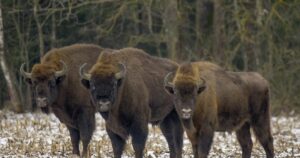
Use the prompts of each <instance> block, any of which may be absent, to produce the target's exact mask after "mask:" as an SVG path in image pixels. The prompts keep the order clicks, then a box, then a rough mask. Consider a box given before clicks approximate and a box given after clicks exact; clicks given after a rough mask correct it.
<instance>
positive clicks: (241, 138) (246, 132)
mask: <svg viewBox="0 0 300 158" xmlns="http://www.w3.org/2000/svg"><path fill="white" fill-rule="evenodd" d="M236 136H237V140H238V142H239V143H240V146H241V148H242V157H243V158H250V157H251V150H252V146H253V143H252V140H251V134H250V124H249V123H245V124H244V125H243V126H242V127H241V128H240V129H239V130H237V131H236Z"/></svg>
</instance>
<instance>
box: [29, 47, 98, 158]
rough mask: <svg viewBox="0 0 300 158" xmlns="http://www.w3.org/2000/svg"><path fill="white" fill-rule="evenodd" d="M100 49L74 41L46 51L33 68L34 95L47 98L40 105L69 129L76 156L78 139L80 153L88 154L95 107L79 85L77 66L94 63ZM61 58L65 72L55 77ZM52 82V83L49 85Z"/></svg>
mask: <svg viewBox="0 0 300 158" xmlns="http://www.w3.org/2000/svg"><path fill="white" fill-rule="evenodd" d="M102 50H103V49H102V48H100V47H99V46H96V45H91V44H75V45H71V46H67V47H63V48H58V49H53V50H51V51H49V52H48V53H47V54H46V55H45V56H44V57H43V58H42V61H41V63H40V64H35V65H34V66H33V68H32V71H31V74H32V77H31V78H27V79H26V80H27V81H28V82H29V83H30V84H32V86H33V88H34V92H35V98H41V97H46V98H47V103H48V105H47V106H46V107H42V110H43V111H46V112H48V109H50V110H51V111H53V112H54V114H55V115H56V117H58V118H59V120H60V121H61V122H62V123H64V124H66V126H67V128H68V130H69V131H70V137H71V141H72V144H73V154H77V155H79V154H80V152H79V141H80V140H81V141H82V143H83V152H82V156H87V148H88V144H89V142H90V139H91V137H92V134H93V131H94V128H95V127H94V126H95V118H94V113H95V109H94V107H93V106H91V104H90V100H89V94H88V91H87V90H86V89H85V88H84V87H82V86H81V85H80V77H79V74H78V69H79V66H80V65H81V64H83V63H88V66H89V67H90V66H91V65H92V64H93V63H95V62H96V59H97V57H98V56H99V54H100V52H101V51H102ZM60 61H63V62H64V63H65V64H66V65H67V69H68V70H67V73H66V74H65V75H64V76H62V77H60V78H55V76H54V74H55V72H56V71H59V70H61V69H62V68H63V65H62V63H61V62H60ZM49 85H52V86H49Z"/></svg>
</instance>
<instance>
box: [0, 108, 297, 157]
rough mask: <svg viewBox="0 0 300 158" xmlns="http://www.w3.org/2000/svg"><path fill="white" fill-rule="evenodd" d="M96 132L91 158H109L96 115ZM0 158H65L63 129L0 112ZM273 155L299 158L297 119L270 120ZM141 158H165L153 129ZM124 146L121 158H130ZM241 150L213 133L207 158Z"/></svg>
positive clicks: (46, 119)
mask: <svg viewBox="0 0 300 158" xmlns="http://www.w3.org/2000/svg"><path fill="white" fill-rule="evenodd" d="M96 119H97V129H96V131H95V133H94V136H93V139H92V141H91V143H90V149H89V151H90V155H91V157H112V156H113V153H112V147H111V145H110V141H109V138H108V136H107V135H106V131H105V128H104V121H103V120H102V118H101V116H100V115H98V114H97V115H96ZM0 121H1V124H0V156H1V157H69V156H70V155H71V151H72V147H71V141H70V138H69V133H68V130H67V128H66V127H65V126H64V125H63V124H60V123H59V120H58V119H57V118H56V117H55V116H54V115H52V114H51V115H45V114H41V113H33V114H32V113H26V114H15V113H12V112H8V111H0ZM272 126H273V135H274V145H275V154H276V157H278V158H281V157H282V158H283V157H300V117H299V116H293V117H285V116H278V117H273V118H272ZM149 128H150V134H149V137H148V140H147V145H146V149H145V156H146V157H148V158H167V157H168V156H169V153H168V147H167V143H166V141H165V139H164V137H163V136H162V134H161V132H160V130H159V129H158V128H157V127H152V126H149ZM252 140H253V142H254V143H253V144H254V146H253V151H252V157H264V150H263V149H262V147H261V146H260V145H259V142H258V141H257V140H256V139H255V138H254V137H253V138H252ZM133 155H134V153H133V149H132V147H131V145H130V143H128V145H127V146H126V151H125V153H124V156H123V157H125V158H126V157H133ZM183 155H184V156H183V157H184V158H189V157H192V149H191V145H190V142H189V141H188V139H187V138H185V139H184V153H183ZM240 155H241V150H240V147H239V145H238V142H237V140H236V137H235V134H234V133H216V135H215V138H214V144H213V147H212V150H211V152H210V155H209V157H220V158H221V157H238V156H240Z"/></svg>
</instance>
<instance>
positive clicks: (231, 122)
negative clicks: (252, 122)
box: [217, 113, 250, 132]
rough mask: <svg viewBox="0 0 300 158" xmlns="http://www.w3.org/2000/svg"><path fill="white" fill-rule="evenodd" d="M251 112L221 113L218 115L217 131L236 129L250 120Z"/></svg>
mask: <svg viewBox="0 0 300 158" xmlns="http://www.w3.org/2000/svg"><path fill="white" fill-rule="evenodd" d="M249 118H250V116H249V114H242V113H233V114H232V113H220V114H219V115H218V126H217V131H229V132H232V131H236V130H237V129H239V128H240V127H241V126H242V125H243V124H245V123H246V122H248V121H249Z"/></svg>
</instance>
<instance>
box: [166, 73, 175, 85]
mask: <svg viewBox="0 0 300 158" xmlns="http://www.w3.org/2000/svg"><path fill="white" fill-rule="evenodd" d="M172 76H174V72H169V73H168V74H167V75H166V77H165V79H164V85H165V86H171V87H173V84H172V82H170V80H171V77H172Z"/></svg>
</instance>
